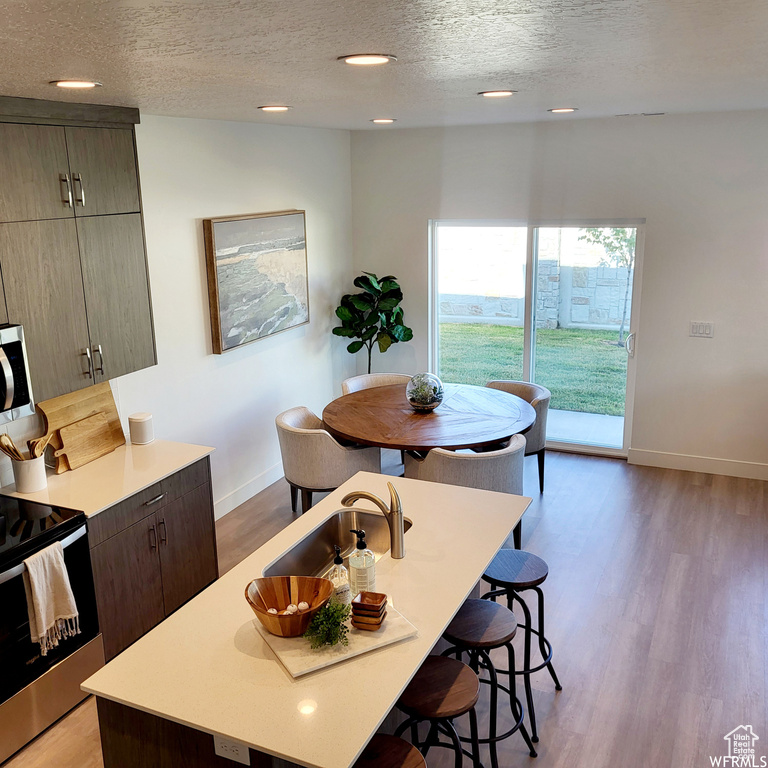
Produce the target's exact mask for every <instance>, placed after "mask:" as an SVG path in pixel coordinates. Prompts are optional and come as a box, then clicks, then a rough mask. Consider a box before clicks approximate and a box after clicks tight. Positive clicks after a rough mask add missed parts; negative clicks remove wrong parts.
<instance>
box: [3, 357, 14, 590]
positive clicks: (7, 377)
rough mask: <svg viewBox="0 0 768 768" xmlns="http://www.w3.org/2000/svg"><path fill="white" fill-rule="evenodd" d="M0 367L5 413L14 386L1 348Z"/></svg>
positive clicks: (11, 397)
mask: <svg viewBox="0 0 768 768" xmlns="http://www.w3.org/2000/svg"><path fill="white" fill-rule="evenodd" d="M0 367H1V368H2V369H3V378H4V379H5V403H4V404H3V410H4V411H7V410H8V409H9V408H10V407H11V405H12V404H13V393H14V390H15V385H14V383H13V370H12V369H11V361H10V360H9V359H8V355H6V354H5V350H4V349H3V348H2V347H0ZM0 583H2V582H0Z"/></svg>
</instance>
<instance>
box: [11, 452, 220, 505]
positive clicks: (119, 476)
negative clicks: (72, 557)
mask: <svg viewBox="0 0 768 768" xmlns="http://www.w3.org/2000/svg"><path fill="white" fill-rule="evenodd" d="M213 451H214V449H213V448H208V447H206V446H202V445H189V444H187V443H172V442H170V441H168V440H154V441H153V442H151V443H147V444H146V445H131V444H130V443H128V444H126V445H121V446H120V447H119V448H116V449H115V450H114V451H112V453H108V454H107V455H106V456H102V457H101V458H99V459H96V460H95V461H92V462H90V464H85V465H84V466H82V467H80V468H79V469H73V470H70V471H69V472H64V473H62V474H60V475H56V474H53V473H52V471H51V470H50V469H49V470H48V487H47V488H46V489H45V490H42V491H37V492H35V493H18V492H17V491H16V486H15V485H6V486H4V487H3V488H0V494H3V495H5V496H14V497H16V498H18V499H28V500H30V501H39V502H41V503H42V504H54V505H56V506H59V507H68V508H71V509H79V510H82V511H83V512H85V514H86V515H88V516H91V515H96V514H98V513H99V512H102V511H103V510H105V509H107V508H108V507H111V506H112V505H113V504H117V502H119V501H122V500H123V499H127V498H128V497H129V496H133V494H134V493H138V492H139V491H141V490H143V489H144V488H147V487H149V486H150V485H152V484H154V483H156V482H158V481H159V480H162V479H163V478H164V477H168V476H169V475H172V474H173V473H174V472H178V471H179V470H180V469H184V467H187V466H189V465H190V464H194V463H195V462H196V461H198V460H199V459H202V458H203V456H208V454H210V453H213Z"/></svg>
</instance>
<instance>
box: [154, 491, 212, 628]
mask: <svg viewBox="0 0 768 768" xmlns="http://www.w3.org/2000/svg"><path fill="white" fill-rule="evenodd" d="M155 518H156V519H157V530H158V535H159V539H160V544H159V551H160V570H161V572H162V576H163V601H164V603H165V612H166V614H169V613H172V612H173V611H175V610H176V609H177V608H178V607H179V606H180V605H182V604H183V603H185V602H186V601H187V600H188V599H189V596H190V595H191V594H192V595H194V594H197V593H198V592H199V591H200V590H201V589H204V588H205V587H207V586H208V585H209V584H210V583H211V582H212V581H213V580H214V579H216V577H217V575H218V563H217V560H216V542H215V539H214V537H212V536H211V535H210V531H211V506H210V491H209V488H208V486H200V488H196V489H195V490H194V491H190V492H189V493H187V494H185V495H184V496H182V497H181V498H180V499H177V500H176V501H174V502H172V503H170V504H168V506H166V507H165V508H164V509H162V510H159V511H157V512H156V513H155Z"/></svg>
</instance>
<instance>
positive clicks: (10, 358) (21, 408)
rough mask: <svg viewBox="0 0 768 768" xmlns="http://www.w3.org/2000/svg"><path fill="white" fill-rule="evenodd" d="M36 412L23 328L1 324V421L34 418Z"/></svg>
mask: <svg viewBox="0 0 768 768" xmlns="http://www.w3.org/2000/svg"><path fill="white" fill-rule="evenodd" d="M34 412H35V404H34V402H33V401H32V383H31V382H30V379H29V364H28V363H27V348H26V345H25V344H24V329H23V328H22V327H21V326H20V325H1V326H0V422H6V421H11V420H12V419H19V418H21V417H22V416H32V415H33V414H34Z"/></svg>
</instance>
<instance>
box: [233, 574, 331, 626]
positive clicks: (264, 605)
mask: <svg viewBox="0 0 768 768" xmlns="http://www.w3.org/2000/svg"><path fill="white" fill-rule="evenodd" d="M332 594H333V584H332V583H331V580H330V579H318V578H314V577H313V576H268V577H264V578H262V579H254V580H253V581H252V582H251V583H250V584H249V585H248V586H247V587H246V588H245V599H246V600H247V601H248V605H250V606H251V608H252V609H253V612H254V613H255V614H256V618H257V619H258V620H259V621H260V622H261V624H262V626H263V627H264V628H265V629H266V630H267V632H269V633H270V634H273V635H278V636H279V637H298V636H299V635H303V634H304V633H305V632H306V631H307V628H308V627H309V624H310V622H311V621H312V619H313V618H314V617H315V614H316V613H317V612H318V611H319V610H320V609H321V608H322V607H323V606H324V605H325V604H326V603H327V602H328V600H330V598H331V595H332ZM291 603H293V605H298V604H299V603H309V608H308V609H307V610H305V611H299V612H298V613H294V614H286V615H280V614H279V613H277V614H275V613H268V612H267V609H268V608H276V609H277V610H278V611H284V610H285V609H286V608H287V607H288V606H289V605H291Z"/></svg>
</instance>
